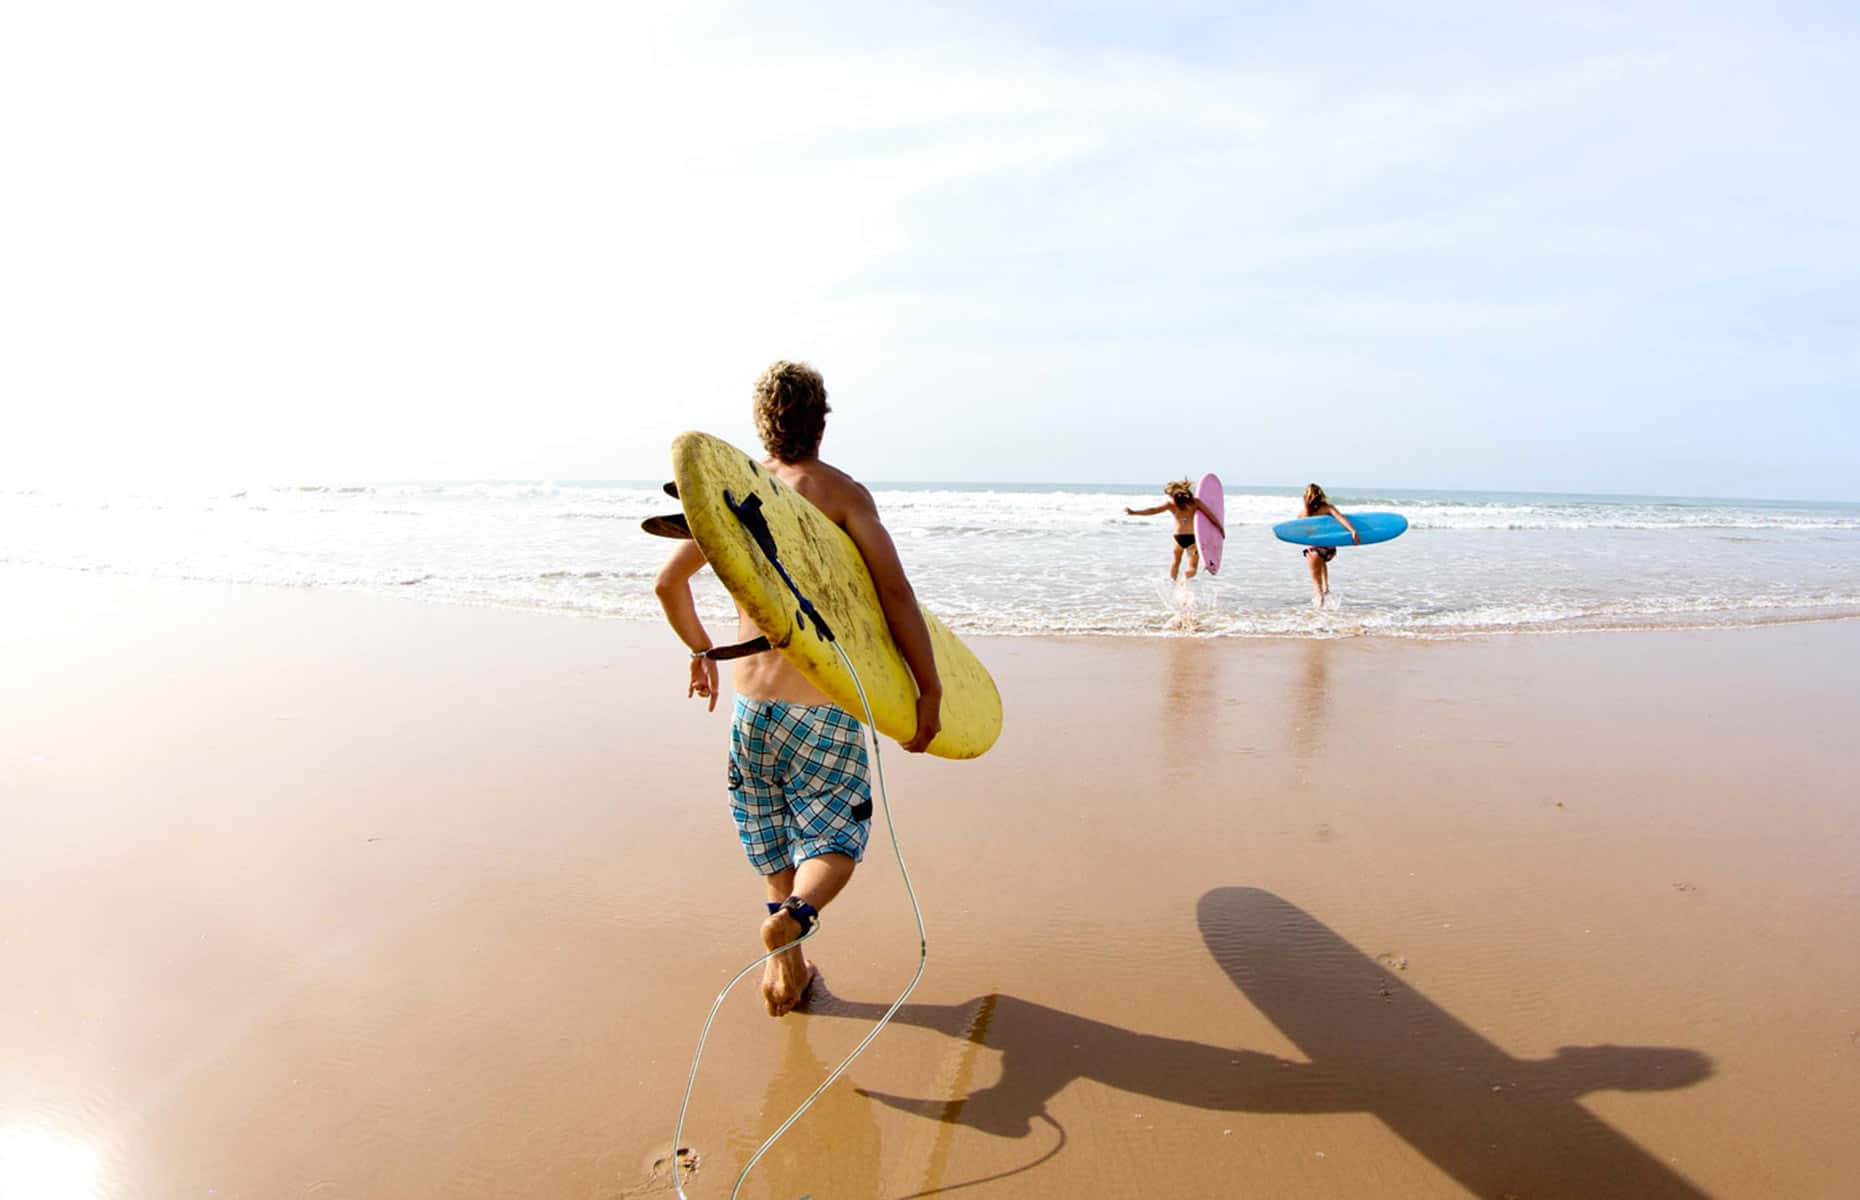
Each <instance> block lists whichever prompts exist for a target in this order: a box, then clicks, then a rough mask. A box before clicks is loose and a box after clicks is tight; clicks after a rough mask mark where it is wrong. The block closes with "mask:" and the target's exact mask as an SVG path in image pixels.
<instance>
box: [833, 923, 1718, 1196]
mask: <svg viewBox="0 0 1860 1200" xmlns="http://www.w3.org/2000/svg"><path fill="white" fill-rule="evenodd" d="M1197 917H1198V921H1199V924H1200V928H1201V935H1202V939H1203V941H1204V943H1205V944H1206V945H1207V947H1208V950H1209V952H1210V953H1212V954H1213V956H1214V959H1215V961H1216V962H1217V963H1218V964H1219V965H1220V967H1221V968H1222V970H1223V971H1225V972H1226V974H1227V976H1228V978H1229V979H1231V980H1233V982H1234V984H1235V986H1237V987H1238V988H1239V989H1240V991H1241V992H1242V993H1243V994H1244V995H1245V996H1246V997H1247V999H1248V1000H1250V1001H1251V1002H1252V1003H1253V1004H1254V1005H1255V1006H1256V1007H1258V1008H1259V1009H1260V1011H1261V1012H1263V1013H1264V1014H1265V1015H1266V1016H1267V1017H1268V1018H1270V1019H1271V1020H1272V1022H1273V1023H1274V1024H1275V1025H1276V1026H1277V1027H1278V1028H1279V1029H1280V1030H1281V1031H1282V1032H1284V1034H1285V1035H1286V1036H1287V1037H1288V1038H1290V1039H1291V1040H1292V1042H1293V1043H1294V1044H1295V1045H1297V1047H1298V1048H1299V1051H1300V1052H1301V1053H1302V1054H1303V1055H1304V1056H1305V1058H1306V1060H1307V1061H1302V1062H1301V1061H1294V1060H1290V1059H1282V1058H1279V1057H1277V1056H1275V1055H1271V1054H1265V1053H1261V1052H1259V1051H1254V1050H1238V1049H1234V1048H1233V1047H1231V1046H1214V1045H1207V1044H1204V1043H1200V1042H1193V1041H1188V1040H1185V1039H1180V1038H1168V1037H1159V1036H1156V1035H1154V1034H1146V1033H1139V1032H1137V1031H1135V1030H1130V1029H1124V1028H1121V1027H1119V1026H1115V1025H1110V1024H1107V1023H1105V1022H1102V1021H1095V1020H1092V1019H1091V1018H1088V1017H1081V1016H1078V1015H1076V1014H1074V1013H1069V1012H1065V1011H1063V1010H1061V1009H1056V1008H1051V1007H1048V1006H1046V1005H1042V1004H1035V1003H1032V1002H1030V1001H1026V1000H1020V999H1017V998H1016V997H1013V996H1006V995H999V994H995V995H989V996H982V997H978V998H977V999H975V1000H971V1001H967V1002H965V1003H961V1004H950V1005H933V1004H907V1005H905V1006H904V1007H903V1008H902V1009H900V1010H899V1012H898V1015H897V1017H896V1018H895V1019H896V1020H898V1021H901V1022H904V1023H906V1024H910V1025H917V1026H920V1027H922V1028H925V1029H932V1030H936V1031H938V1032H941V1033H944V1034H947V1035H949V1036H950V1037H952V1038H958V1039H962V1040H965V1041H969V1042H971V1043H973V1044H975V1045H976V1046H984V1045H985V1046H987V1047H989V1048H991V1049H993V1050H995V1051H997V1052H999V1054H1000V1055H1001V1077H1000V1080H999V1082H997V1083H995V1084H994V1085H993V1086H991V1087H986V1088H982V1089H980V1090H977V1091H973V1092H970V1093H968V1094H965V1095H960V1096H951V1097H947V1098H939V1099H916V1098H911V1097H903V1096H893V1095H888V1094H885V1093H881V1092H872V1091H866V1090H864V1089H861V1091H862V1094H864V1095H866V1096H868V1097H870V1098H871V1099H874V1100H877V1101H879V1102H880V1103H883V1104H886V1105H889V1106H890V1107H893V1108H897V1109H900V1110H903V1111H906V1112H912V1113H916V1114H918V1115H920V1116H924V1117H927V1118H931V1119H934V1120H938V1121H943V1122H947V1123H951V1124H960V1125H965V1126H968V1127H971V1128H974V1129H977V1130H980V1131H982V1132H985V1133H990V1134H994V1135H996V1136H999V1137H1013V1138H1020V1137H1026V1136H1027V1135H1028V1134H1029V1133H1030V1132H1032V1130H1033V1122H1034V1120H1035V1119H1036V1118H1045V1119H1047V1120H1050V1119H1051V1118H1050V1117H1049V1116H1048V1114H1047V1112H1046V1107H1047V1104H1048V1102H1049V1101H1050V1100H1051V1099H1052V1098H1053V1096H1055V1095H1057V1094H1058V1093H1059V1092H1060V1091H1061V1090H1062V1089H1063V1088H1065V1087H1066V1086H1068V1085H1069V1084H1071V1083H1073V1082H1075V1081H1077V1080H1081V1079H1088V1080H1091V1081H1093V1082H1096V1083H1100V1084H1103V1085H1106V1086H1108V1087H1113V1088H1117V1089H1120V1090H1122V1091H1127V1092H1132V1093H1136V1094H1138V1095H1143V1096H1150V1097H1153V1098H1156V1099H1159V1100H1164V1101H1168V1102H1170V1103H1175V1104H1184V1105H1189V1106H1192V1107H1196V1108H1204V1109H1213V1110H1216V1111H1229V1112H1257V1113H1300V1112H1302V1113H1341V1112H1368V1113H1372V1114H1374V1115H1375V1116H1376V1117H1378V1118H1379V1119H1380V1120H1381V1121H1382V1122H1383V1123H1384V1124H1386V1125H1387V1126H1388V1127H1389V1128H1390V1129H1391V1130H1393V1131H1394V1132H1395V1133H1396V1134H1398V1135H1399V1136H1401V1137H1402V1138H1403V1139H1404V1140H1405V1141H1407V1142H1408V1144H1409V1145H1410V1146H1412V1147H1414V1149H1415V1150H1417V1151H1419V1152H1420V1153H1421V1154H1423V1155H1425V1156H1426V1157H1427V1159H1428V1160H1429V1161H1430V1162H1432V1163H1433V1164H1434V1166H1436V1167H1437V1168H1438V1169H1440V1170H1441V1171H1442V1172H1444V1173H1445V1174H1447V1175H1449V1176H1451V1177H1452V1178H1453V1179H1454V1180H1455V1181H1456V1182H1458V1183H1459V1184H1460V1185H1461V1186H1462V1187H1464V1188H1466V1189H1467V1190H1468V1191H1469V1192H1471V1193H1472V1194H1474V1195H1477V1196H1489V1197H1494V1198H1496V1197H1505V1196H1509V1197H1514V1198H1516V1200H1535V1198H1538V1197H1568V1196H1582V1197H1630V1196H1632V1197H1647V1198H1655V1200H1679V1198H1697V1197H1703V1196H1705V1195H1706V1193H1705V1192H1703V1191H1701V1190H1700V1189H1699V1188H1698V1187H1696V1186H1695V1185H1693V1184H1692V1183H1690V1182H1689V1181H1687V1180H1686V1179H1685V1178H1683V1177H1682V1176H1680V1175H1679V1174H1678V1173H1677V1172H1676V1171H1674V1170H1673V1169H1672V1168H1670V1167H1669V1166H1667V1165H1666V1164H1665V1163H1663V1162H1661V1161H1660V1160H1659V1159H1658V1158H1656V1157H1654V1156H1653V1155H1652V1154H1649V1153H1648V1152H1647V1151H1646V1150H1645V1149H1643V1148H1642V1147H1640V1146H1639V1145H1637V1144H1635V1143H1634V1142H1633V1141H1632V1140H1631V1139H1629V1138H1627V1137H1626V1136H1624V1135H1622V1134H1621V1133H1619V1132H1618V1131H1616V1130H1615V1129H1613V1128H1611V1127H1610V1126H1609V1125H1607V1124H1606V1123H1605V1122H1603V1121H1602V1120H1601V1119H1599V1118H1598V1117H1596V1116H1595V1115H1593V1114H1592V1113H1590V1112H1589V1111H1588V1110H1587V1109H1585V1108H1583V1107H1582V1106H1581V1105H1580V1104H1579V1103H1577V1101H1578V1098H1579V1097H1581V1096H1583V1095H1585V1094H1587V1093H1589V1092H1594V1091H1602V1090H1611V1089H1613V1090H1629V1091H1661V1090H1670V1089H1675V1088H1681V1087H1687V1086H1690V1085H1692V1084H1695V1083H1698V1082H1699V1081H1701V1080H1703V1079H1705V1078H1707V1077H1708V1076H1709V1075H1710V1074H1711V1061H1710V1059H1709V1058H1707V1057H1706V1056H1705V1055H1704V1054H1701V1053H1699V1052H1698V1051H1696V1050H1688V1049H1677V1048H1667V1047H1648V1046H1613V1045H1598V1046H1565V1047H1563V1048H1561V1049H1559V1050H1558V1051H1557V1053H1556V1054H1555V1055H1553V1056H1551V1057H1549V1058H1545V1059H1530V1060H1527V1059H1519V1058H1515V1057H1513V1056H1511V1055H1510V1054H1508V1053H1506V1052H1505V1051H1504V1050H1503V1049H1501V1048H1500V1047H1498V1046H1495V1045H1493V1044H1492V1043H1491V1042H1489V1041H1487V1040H1486V1039H1485V1038H1484V1037H1482V1036H1481V1035H1480V1034H1479V1033H1478V1032H1477V1031H1475V1030H1473V1029H1471V1028H1470V1027H1468V1026H1467V1025H1465V1024H1464V1023H1463V1022H1461V1021H1459V1020H1458V1019H1456V1018H1455V1017H1453V1016H1452V1015H1451V1014H1449V1013H1447V1012H1446V1011H1445V1010H1444V1009H1442V1008H1440V1007H1439V1006H1438V1005H1436V1004H1434V1003H1433V1002H1432V1001H1430V1000H1428V999H1427V998H1426V997H1425V996H1423V995H1421V994H1420V993H1419V992H1416V991H1415V990H1414V989H1412V988H1410V987H1408V986H1407V984H1406V983H1405V982H1404V981H1403V980H1402V979H1401V978H1400V977H1399V976H1397V975H1395V974H1393V973H1391V972H1390V971H1388V970H1387V969H1385V968H1384V967H1383V966H1382V965H1381V964H1380V963H1377V962H1376V961H1375V960H1373V959H1371V958H1370V957H1369V956H1368V955H1366V954H1364V953H1363V952H1362V951H1360V950H1358V949H1357V948H1356V947H1355V946H1353V945H1351V944H1350V943H1349V942H1348V941H1346V940H1344V939H1343V938H1342V937H1340V936H1338V935H1337V934H1336V933H1335V932H1334V931H1333V930H1331V929H1330V928H1329V927H1327V926H1326V925H1324V924H1323V923H1322V922H1320V921H1318V920H1317V919H1316V918H1315V917H1312V916H1311V915H1310V914H1309V913H1306V912H1305V911H1304V910H1302V909H1300V908H1298V907H1297V906H1296V905H1293V904H1290V903H1288V902H1286V901H1284V900H1282V899H1280V898H1279V897H1277V896H1274V895H1272V894H1271V893H1269V892H1264V891H1261V890H1259V889H1256V888H1238V887H1233V888H1217V889H1215V890H1214V891H1211V892H1209V893H1207V894H1206V895H1205V896H1203V897H1202V898H1201V901H1200V903H1199V905H1198V912H1197ZM817 990H818V994H816V995H814V996H813V997H812V998H811V999H812V1002H811V1003H810V1005H809V1009H808V1011H810V1012H812V1013H814V1014H815V1015H818V1016H841V1017H852V1018H858V1019H865V1020H874V1019H876V1018H877V1017H878V1016H879V1014H881V1013H882V1012H883V1011H884V1009H885V1007H886V1005H884V1004H878V1003H866V1002H859V1001H849V1000H845V999H841V998H839V997H837V996H833V995H832V994H830V993H828V992H826V991H825V989H824V988H818V989H817Z"/></svg>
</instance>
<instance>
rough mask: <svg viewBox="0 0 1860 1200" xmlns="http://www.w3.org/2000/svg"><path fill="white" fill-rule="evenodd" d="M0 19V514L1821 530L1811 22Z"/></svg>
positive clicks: (1851, 349)
mask: <svg viewBox="0 0 1860 1200" xmlns="http://www.w3.org/2000/svg"><path fill="white" fill-rule="evenodd" d="M889 7H890V6H885V5H872V4H845V5H770V4H762V5H742V6H733V5H696V4H664V5H659V4H650V5H649V4H629V3H612V2H602V3H591V4H543V5H502V6H490V5H481V4H469V3H458V2H456V0H455V2H451V3H444V4H438V3H435V4H415V3H399V2H395V0H370V2H368V3H321V4H316V5H294V6H283V5H272V4H253V3H249V2H246V0H239V2H231V3H223V4H208V3H199V2H197V0H173V2H170V3H163V4H140V3H139V4H117V3H83V2H81V0H79V2H61V3H57V4H49V3H48V4H33V5H26V4H20V5H9V6H6V7H5V8H4V10H0V162H4V164H5V186H4V187H3V188H0V402H3V403H4V406H5V413H6V415H5V420H4V428H5V436H4V437H3V438H0V487H6V486H18V485H25V484H31V483H35V482H43V481H53V482H70V481H75V480H81V479H89V478H95V477H102V478H105V479H131V478H133V479H155V480H168V481H172V482H188V481H195V480H215V481H218V480H225V481H236V482H246V483H264V482H304V481H317V482H336V481H343V480H368V479H397V480H400V479H422V478H447V479H458V478H533V479H588V478H608V479H613V478H630V479H639V478H651V477H657V476H660V475H663V474H664V473H665V469H666V468H665V458H666V455H665V447H666V444H667V443H668V442H669V440H670V438H671V437H672V435H673V434H675V433H676V432H678V431H679V430H681V429H685V428H693V427H695V428H702V429H705V430H708V431H710V432H713V433H717V434H719V435H722V436H725V437H728V438H731V439H732V440H735V441H737V442H739V444H740V443H748V442H749V441H750V440H751V439H752V438H753V432H752V428H751V425H750V422H749V417H748V394H749V385H750V383H751V381H752V380H753V379H754V377H755V375H756V373H757V372H758V371H759V370H760V369H761V368H762V366H763V365H765V364H766V363H767V362H768V361H769V360H770V359H772V358H776V357H795V358H806V359H809V360H810V361H812V362H814V363H815V364H816V365H817V366H819V367H820V368H821V370H822V371H823V372H824V373H825V375H826V378H827V383H828V388H829V391H830V392H831V394H832V398H833V402H834V405H835V415H834V417H833V419H832V422H831V424H830V425H829V432H828V443H827V447H826V450H827V455H828V457H829V458H832V459H834V460H835V461H838V462H841V463H842V464H844V465H846V466H848V467H849V468H851V469H853V470H854V471H855V473H857V474H859V475H861V476H862V477H866V478H870V479H874V480H1029V481H1040V480H1052V481H1094V482H1141V481H1151V480H1161V479H1163V478H1167V477H1173V476H1176V475H1181V474H1191V475H1192V474H1198V473H1200V472H1202V471H1204V470H1216V471H1219V472H1220V473H1221V474H1222V475H1224V476H1226V477H1227V478H1228V479H1229V480H1234V481H1241V482H1247V483H1280V484H1298V483H1302V482H1304V481H1306V480H1308V479H1318V480H1323V481H1325V482H1327V483H1331V484H1333V485H1334V486H1370V485H1378V484H1379V485H1384V486H1391V487H1423V488H1431V487H1441V488H1453V487H1459V488H1504V489H1541V490H1563V491H1604V492H1653V493H1684V494H1710V495H1733V496H1776V497H1797V498H1829V499H1860V155H1857V154H1856V153H1855V152H1854V148H1853V145H1854V140H1855V132H1854V131H1855V127H1856V121H1857V120H1860V71H1857V70H1856V69H1855V67H1854V64H1855V63H1856V62H1860V18H1856V17H1855V16H1854V15H1852V13H1853V11H1854V10H1853V9H1852V8H1851V7H1850V6H1847V5H1844V4H1839V3H1830V4H1820V5H1788V4H1784V5H1775V4H1763V5H1757V4H1751V5H1738V6H1727V5H1697V4H1647V5H1639V4H1582V3H1557V4H1546V5H1522V4H1520V5H1493V4H1488V3H1464V4H1437V5H1422V4H1386V5H1384V4H1361V5H1326V6H1317V7H1311V6H1290V5H1280V4H1273V5H1266V4H1259V5H1229V4H1207V5H1198V4H1188V5H1160V6H1159V5H1152V4H1143V5H1132V6H1122V5H1112V4H1085V5H1071V6H1047V5H1042V6H1039V7H1037V8H1032V7H1028V8H1025V9H1023V8H1021V7H1019V6H1015V5H998V4H977V5H974V6H968V7H964V6H950V5H940V6H937V8H935V9H934V10H931V9H922V10H917V11H915V12H913V13H904V14H900V13H899V12H892V11H886V10H887V9H888V8H889Z"/></svg>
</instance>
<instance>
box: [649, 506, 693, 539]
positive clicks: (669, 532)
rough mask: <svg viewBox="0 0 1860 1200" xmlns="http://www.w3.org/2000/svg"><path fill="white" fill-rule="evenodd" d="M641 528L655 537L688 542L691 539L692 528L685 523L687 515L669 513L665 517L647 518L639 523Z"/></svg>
mask: <svg viewBox="0 0 1860 1200" xmlns="http://www.w3.org/2000/svg"><path fill="white" fill-rule="evenodd" d="M639 527H640V528H641V529H643V530H645V531H646V532H647V533H650V534H651V535H652V536H653V537H662V538H683V539H685V540H687V541H689V540H690V538H691V526H690V524H689V523H687V522H686V521H685V514H683V513H667V514H666V515H665V516H663V517H647V518H646V519H645V520H643V521H641V522H640V523H639Z"/></svg>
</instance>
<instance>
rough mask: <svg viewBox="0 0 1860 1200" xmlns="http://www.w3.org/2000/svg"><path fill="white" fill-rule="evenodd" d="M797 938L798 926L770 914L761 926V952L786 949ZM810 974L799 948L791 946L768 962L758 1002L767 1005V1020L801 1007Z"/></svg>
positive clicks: (782, 914)
mask: <svg viewBox="0 0 1860 1200" xmlns="http://www.w3.org/2000/svg"><path fill="white" fill-rule="evenodd" d="M800 936H801V923H800V922H799V921H797V920H795V919H794V918H793V917H792V916H790V915H788V914H787V913H785V912H778V913H773V914H771V915H770V917H769V919H768V920H766V921H764V922H762V948H763V949H764V950H774V949H777V948H779V947H782V946H787V945H788V943H790V942H792V941H795V940H796V939H798V938H799V937H800ZM813 971H814V968H813V964H811V963H809V962H808V961H807V959H806V958H804V957H803V956H802V954H801V948H800V947H799V946H791V947H789V949H787V950H786V951H784V952H783V953H781V954H777V955H776V956H775V957H774V958H771V959H769V965H768V970H767V971H766V972H765V973H764V974H763V976H762V998H763V1000H765V1001H766V1002H767V1003H768V1007H769V1016H771V1017H779V1016H783V1015H785V1014H787V1013H789V1012H791V1011H793V1009H794V1007H795V1005H797V1004H799V1003H801V999H802V997H804V996H805V995H807V985H808V984H810V983H812V982H813Z"/></svg>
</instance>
